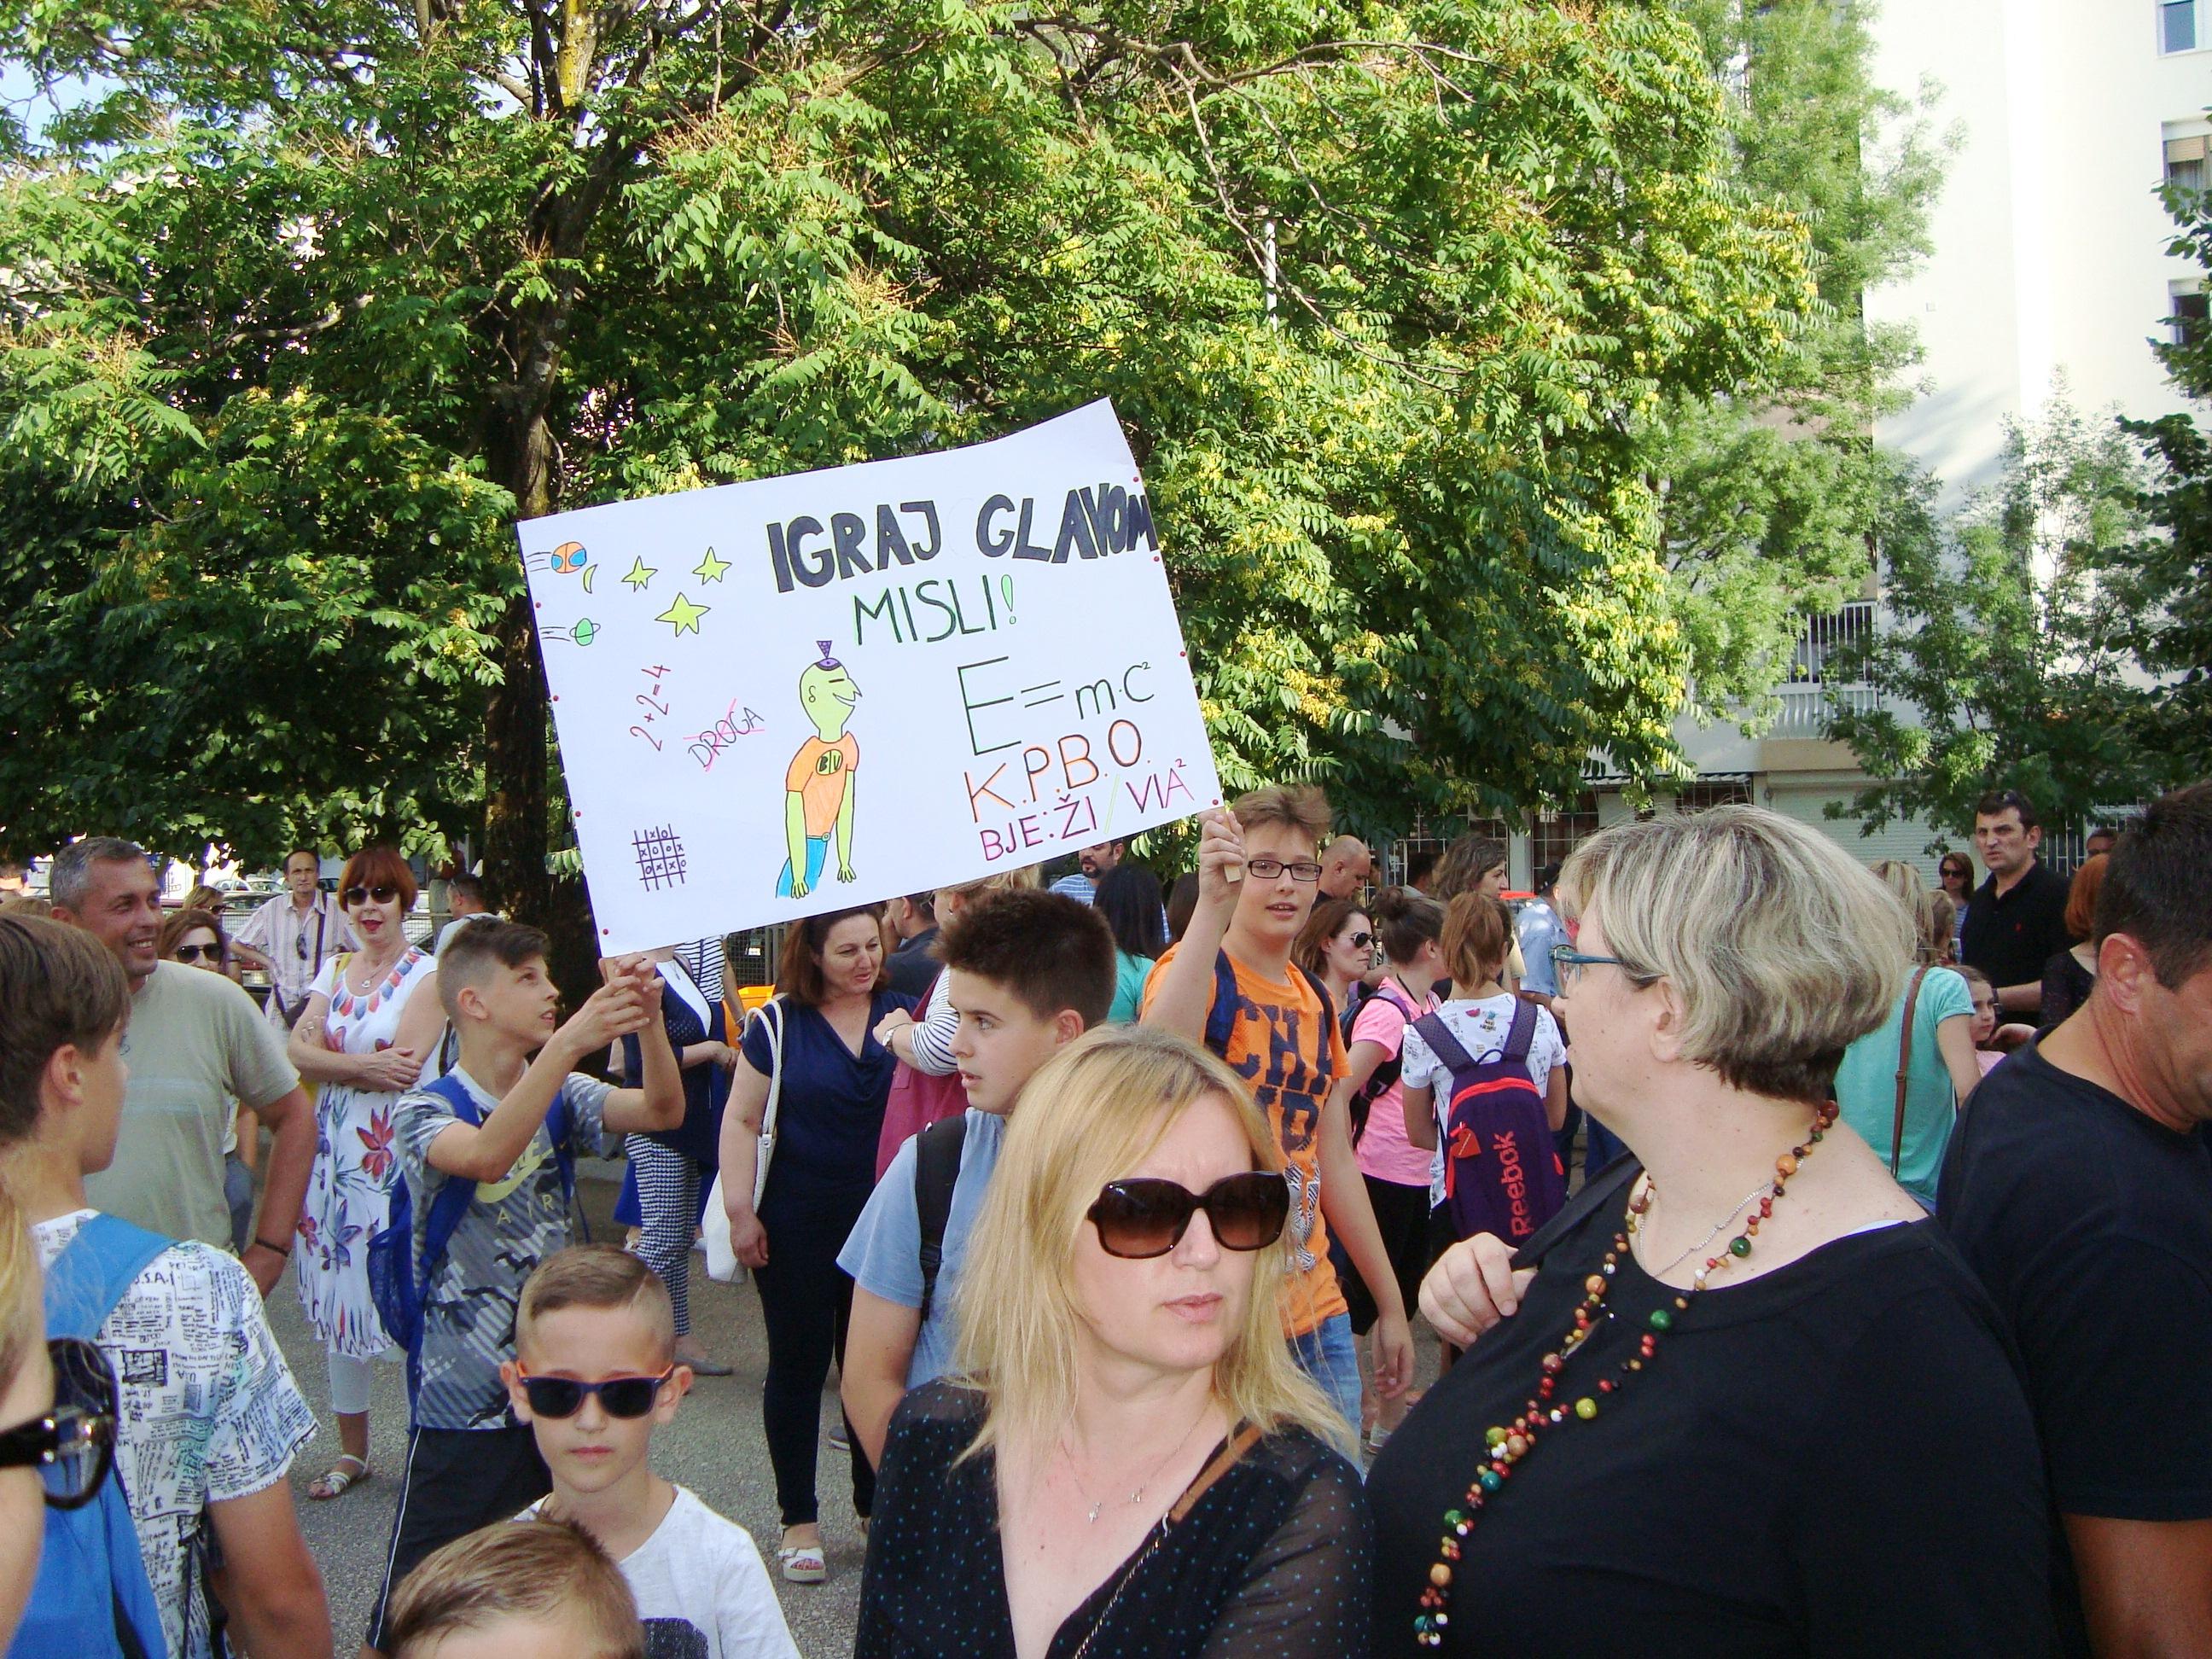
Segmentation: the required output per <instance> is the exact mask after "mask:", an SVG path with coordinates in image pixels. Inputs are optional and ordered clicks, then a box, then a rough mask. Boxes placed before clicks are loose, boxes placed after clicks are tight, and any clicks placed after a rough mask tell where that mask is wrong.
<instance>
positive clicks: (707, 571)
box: [691, 547, 730, 582]
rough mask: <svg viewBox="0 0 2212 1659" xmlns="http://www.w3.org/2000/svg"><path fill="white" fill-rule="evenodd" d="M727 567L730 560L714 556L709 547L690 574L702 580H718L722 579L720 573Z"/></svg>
mask: <svg viewBox="0 0 2212 1659" xmlns="http://www.w3.org/2000/svg"><path fill="white" fill-rule="evenodd" d="M728 568H730V562H729V561H728V560H727V559H718V558H716V557H715V556H714V549H713V548H711V547H710V548H708V550H707V556H706V557H705V558H703V559H702V560H700V561H699V562H698V564H697V566H696V568H694V569H693V570H692V572H691V574H693V575H695V576H696V577H697V578H698V579H699V580H701V581H702V582H718V581H720V580H722V573H723V572H724V571H725V570H727V569H728Z"/></svg>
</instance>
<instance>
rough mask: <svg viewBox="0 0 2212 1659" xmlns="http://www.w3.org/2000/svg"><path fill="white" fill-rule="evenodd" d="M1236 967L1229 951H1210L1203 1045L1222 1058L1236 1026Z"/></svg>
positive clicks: (1225, 1054)
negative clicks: (1209, 995) (1209, 993)
mask: <svg viewBox="0 0 2212 1659" xmlns="http://www.w3.org/2000/svg"><path fill="white" fill-rule="evenodd" d="M1236 1029H1237V969H1236V968H1235V967H1234V966H1233V965H1231V963H1230V960H1229V952H1228V951H1215V952H1214V953H1213V1006H1212V1008H1210V1009H1208V1010H1207V1011H1206V1047H1207V1048H1211V1049H1212V1050H1213V1052H1214V1053H1215V1054H1218V1055H1219V1056H1220V1057H1221V1058H1222V1059H1224V1060H1226V1059H1228V1058H1229V1038H1230V1035H1231V1033H1232V1032H1233V1031H1235V1030H1236Z"/></svg>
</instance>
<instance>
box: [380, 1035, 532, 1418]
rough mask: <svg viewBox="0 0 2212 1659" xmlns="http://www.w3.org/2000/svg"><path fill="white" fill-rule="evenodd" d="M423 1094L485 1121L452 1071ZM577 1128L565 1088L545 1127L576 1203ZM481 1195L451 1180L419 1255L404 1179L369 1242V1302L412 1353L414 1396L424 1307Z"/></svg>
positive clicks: (436, 1203)
mask: <svg viewBox="0 0 2212 1659" xmlns="http://www.w3.org/2000/svg"><path fill="white" fill-rule="evenodd" d="M423 1092H424V1093H426V1094H433V1095H435V1096H437V1097H439V1098H440V1099H441V1100H442V1101H444V1102H445V1103H446V1104H447V1105H448V1106H450V1107H452V1108H453V1115H454V1116H455V1117H457V1118H459V1119H460V1121H462V1122H464V1123H467V1124H482V1123H483V1115H482V1114H481V1113H479V1112H478V1111H477V1103H476V1098H475V1097H474V1096H472V1095H471V1093H470V1092H469V1087H468V1085H466V1084H465V1083H464V1082H462V1081H461V1079H460V1078H459V1075H457V1074H455V1073H450V1072H449V1073H447V1074H446V1075H445V1076H444V1077H441V1078H440V1079H437V1081H436V1082H435V1083H428V1084H425V1085H423ZM571 1127H572V1126H571V1125H570V1122H569V1119H568V1091H567V1090H566V1089H565V1088H564V1089H563V1090H562V1092H561V1093H559V1094H556V1096H554V1097H553V1104H552V1106H551V1107H550V1109H548V1110H547V1112H546V1114H545V1129H546V1133H549V1134H550V1135H551V1136H552V1137H553V1158H554V1161H555V1162H556V1164H559V1165H560V1168H561V1190H562V1194H564V1195H565V1196H566V1197H567V1198H568V1200H570V1201H571V1202H574V1199H575V1196H576V1155H575V1152H574V1149H573V1148H572V1147H571V1146H569V1144H568V1143H569V1139H570V1130H571ZM476 1195H477V1183H476V1182H473V1181H464V1180H462V1179H461V1178H460V1177H459V1176H448V1177H447V1180H446V1184H445V1185H444V1186H442V1187H441V1188H439V1189H438V1195H437V1196H436V1197H435V1198H434V1199H432V1200H430V1218H429V1221H428V1225H426V1226H425V1227H424V1228H423V1232H422V1255H421V1256H420V1257H417V1256H416V1254H415V1200H414V1182H411V1181H409V1180H407V1179H406V1178H405V1177H404V1176H403V1177H402V1178H401V1180H400V1181H399V1183H398V1185H397V1186H396V1187H395V1188H393V1189H392V1219H391V1221H390V1222H389V1223H388V1224H387V1225H386V1227H385V1229H384V1231H382V1232H380V1233H378V1234H377V1235H376V1236H375V1237H373V1238H371V1239H370V1240H369V1241H368V1293H369V1298H370V1299H371V1300H372V1301H373V1302H374V1303H375V1304H376V1316H377V1317H378V1318H379V1319H380V1320H382V1321H383V1322H384V1333H385V1334H386V1336H389V1337H390V1338H391V1339H392V1340H393V1341H394V1342H396V1343H398V1345H399V1346H401V1347H402V1348H404V1349H405V1350H406V1352H407V1381H408V1386H409V1390H410V1393H411V1392H412V1390H413V1388H414V1385H415V1383H416V1376H417V1362H418V1361H419V1360H420V1358H422V1309H423V1306H424V1304H426V1303H428V1301H429V1299H430V1281H431V1280H432V1279H434V1278H435V1277H436V1276H437V1272H438V1264H439V1263H440V1262H441V1261H444V1260H445V1259H446V1247H447V1245H448V1244H450V1243H453V1231H454V1229H456V1228H457V1227H459V1225H461V1218H462V1217H464V1216H465V1215H466V1214H468V1212H469V1203H470V1201H471V1200H472V1199H474V1198H475V1197H476Z"/></svg>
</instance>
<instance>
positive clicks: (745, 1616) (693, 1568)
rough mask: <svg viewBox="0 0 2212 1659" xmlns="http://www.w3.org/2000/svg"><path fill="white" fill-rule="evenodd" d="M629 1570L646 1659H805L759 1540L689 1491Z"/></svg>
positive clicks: (625, 1565) (629, 1558)
mask: <svg viewBox="0 0 2212 1659" xmlns="http://www.w3.org/2000/svg"><path fill="white" fill-rule="evenodd" d="M542 1507H543V1504H532V1505H531V1506H530V1507H529V1508H528V1509H526V1510H523V1512H522V1514H523V1516H524V1517H525V1518H527V1517H530V1516H535V1515H536V1514H537V1513H538V1510H539V1509H540V1508H542ZM622 1570H623V1577H624V1578H626V1579H628V1580H629V1593H630V1595H631V1596H632V1597H634V1598H635V1601H636V1602H637V1616H638V1617H639V1618H640V1619H641V1620H643V1621H644V1623H645V1653H646V1659H799V1650H798V1648H797V1647H795V1646H793V1644H792V1640H791V1632H790V1630H789V1628H788V1627H787V1626H786V1625H785V1624H784V1622H783V1607H782V1606H781V1603H779V1602H778V1601H776V1599H775V1589H774V1587H773V1586H772V1585H770V1584H769V1577H768V1569H767V1568H765V1567H764V1566H763V1565H761V1557H760V1551H759V1550H758V1549H757V1548H755V1547H754V1546H753V1541H752V1535H751V1534H750V1533H748V1532H747V1531H746V1530H745V1529H744V1528H743V1527H741V1526H739V1525H738V1523H737V1522H734V1521H732V1520H730V1519H729V1518H728V1517H726V1516H720V1515H717V1514H716V1513H715V1512H714V1510H710V1509H708V1507H707V1506H706V1505H705V1504H702V1503H701V1502H700V1501H699V1499H698V1498H696V1496H694V1495H693V1493H692V1492H691V1491H690V1488H688V1487H685V1486H678V1487H677V1489H676V1501H675V1502H674V1503H673V1504H670V1505H669V1506H668V1513H667V1514H666V1515H664V1516H661V1517H660V1524H659V1526H657V1527H655V1528H653V1536H652V1537H650V1538H648V1539H647V1540H646V1541H645V1542H643V1543H642V1544H640V1545H639V1546H638V1547H636V1548H635V1549H634V1550H632V1551H631V1552H630V1553H629V1554H628V1555H626V1556H624V1557H623V1561H622Z"/></svg>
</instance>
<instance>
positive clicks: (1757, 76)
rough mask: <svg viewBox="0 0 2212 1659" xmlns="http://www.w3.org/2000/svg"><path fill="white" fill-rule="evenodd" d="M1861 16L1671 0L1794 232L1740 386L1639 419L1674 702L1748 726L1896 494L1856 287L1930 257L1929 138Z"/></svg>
mask: <svg viewBox="0 0 2212 1659" xmlns="http://www.w3.org/2000/svg"><path fill="white" fill-rule="evenodd" d="M1684 10H1685V12H1686V15H1687V16H1688V17H1689V18H1690V20H1691V21H1692V22H1693V23H1694V25H1695V26H1696V27H1697V29H1698V32H1699V40H1700V41H1701V43H1702V45H1703V47H1704V50H1705V54H1706V58H1707V62H1708V64H1709V65H1710V67H1711V70H1712V72H1713V74H1714V75H1715V76H1716V77H1717V79H1719V80H1720V81H1722V82H1723V83H1724V84H1726V85H1728V86H1729V88H1731V91H1730V95H1729V118H1730V129H1731V133H1732V135H1733V150H1734V154H1735V158H1736V161H1735V165H1736V168H1737V171H1738V174H1739V177H1740V178H1741V179H1742V181H1743V183H1744V185H1746V187H1747V188H1748V189H1749V190H1751V191H1753V193H1754V194H1755V195H1758V196H1759V197H1763V198H1765V199H1770V200H1774V201H1780V202H1785V203H1787V204H1789V205H1790V209H1791V210H1792V212H1794V213H1795V214H1796V215H1797V216H1798V217H1799V219H1800V220H1801V221H1802V223H1803V224H1804V225H1805V227H1806V229H1807V234H1808V237H1809V238H1810V242H1811V248H1812V258H1813V265H1812V269H1813V276H1814V282H1815V283H1816V285H1817V288H1818V298H1817V300H1816V301H1815V302H1814V304H1813V305H1812V306H1810V307H1808V308H1807V309H1806V312H1805V313H1804V315H1803V317H1802V319H1801V320H1800V322H1799V325H1798V326H1797V327H1796V329H1795V330H1794V331H1793V332H1792V334H1791V337H1790V342H1789V346H1788V349H1786V350H1784V351H1783V352H1780V353H1778V354H1777V355H1776V356H1774V357H1773V358H1772V359H1771V361H1770V362H1769V363H1768V365H1767V368H1766V372H1765V376H1764V377H1763V378H1762V379H1761V380H1759V381H1757V382H1756V383H1753V384H1747V385H1746V386H1741V387H1738V388H1735V389H1734V390H1733V391H1731V392H1729V393H1728V394H1727V395H1724V396H1722V397H1719V398H1712V397H1703V396H1699V395H1695V394H1693V393H1686V392H1685V393H1678V394H1676V395H1674V396H1671V397H1668V398H1665V399H1662V401H1661V402H1660V403H1659V404H1658V405H1657V406H1656V408H1655V409H1654V410H1652V411H1651V412H1650V415H1649V416H1647V417H1646V418H1645V419H1644V421H1643V422H1641V423H1640V425H1639V428H1638V440H1639V444H1640V447H1641V449H1642V451H1643V456H1644V470H1645V473H1646V476H1647V477H1649V478H1650V479H1651V480H1652V482H1653V483H1654V486H1655V488H1656V489H1657V491H1658V492H1659V495H1660V497H1661V500H1662V535H1663V538H1664V545H1665V553H1664V557H1665V561H1666V564H1667V568H1668V578H1669V580H1668V602H1669V609H1670V612H1671V614H1672V615H1673V616H1674V619H1675V621H1676V623H1677V624H1678V626H1679V627H1680V629H1681V631H1682V635H1683V638H1684V641H1685V642H1686V646H1687V647H1688V649H1689V652H1690V661H1691V708H1692V712H1693V713H1694V714H1697V715H1698V716H1699V718H1701V719H1705V720H1714V719H1724V718H1733V719H1735V720H1738V721H1739V722H1740V723H1741V724H1742V725H1743V726H1744V727H1745V729H1746V730H1749V731H1762V730H1764V729H1765V725H1766V723H1767V721H1768V720H1769V719H1770V718H1771V715H1772V714H1773V711H1774V700H1773V696H1772V693H1773V690H1774V688H1775V687H1776V685H1777V684H1779V683H1780V682H1781V680H1783V679H1784V678H1786V676H1787V672H1788V670H1789V666H1790V659H1791V654H1792V653H1793V651H1794V650H1795V648H1796V645H1797V642H1798V638H1799V635H1800V634H1801V633H1802V629H1803V625H1804V619H1805V617H1807V616H1808V615H1821V614H1825V613H1826V612H1829V611H1834V610H1835V609H1836V608H1837V607H1838V605H1841V604H1842V603H1843V602H1844V601H1845V600H1846V599H1855V598H1857V596H1858V594H1859V592H1860V591H1861V589H1862V588H1863V586H1864V584H1865V582H1866V580H1867V579H1868V577H1869V575H1870V574H1872V571H1873V548H1874V543H1875V533H1876V530H1877V526H1880V524H1881V522H1882V520H1883V516H1884V513H1885V512H1886V511H1887V507H1888V506H1889V504H1890V503H1891V502H1892V501H1893V500H1894V498H1895V497H1896V496H1897V495H1899V493H1900V492H1902V491H1907V490H1909V489H1910V488H1911V484H1910V479H1909V476H1908V473H1909V469H1908V468H1907V467H1905V465H1904V464H1903V463H1901V462H1900V460H1899V458H1898V457H1896V456H1895V455H1893V454H1892V453H1888V452H1886V451H1884V450H1881V449H1880V448H1878V447H1876V446H1875V442H1874V430H1875V422H1876V421H1877V420H1878V419H1880V418H1881V416H1884V415H1886V414H1888V413H1891V412H1893V411H1894V410H1897V409H1899V408H1901V407H1902V406H1903V405H1904V404H1905V402H1906V401H1908V400H1909V398H1910V397H1911V387H1910V386H1909V385H1908V384H1907V383H1906V381H1905V374H1906V371H1907V370H1909V368H1911V364H1912V363H1913V362H1914V361H1915V359H1916V357H1917V342H1916V340H1915V339H1914V337H1913V336H1912V334H1911V331H1910V330H1908V329H1904V328H1900V327H1897V326H1894V325H1886V326H1880V327H1877V326H1874V325H1869V323H1868V322H1867V321H1866V320H1865V311H1864V304H1863V302H1864V300H1865V297H1866V295H1867V292H1868V290H1869V289H1873V288H1876V287H1879V286H1880V285H1881V284H1882V283H1888V282H1893V281H1895V280H1897V279H1898V278H1899V277H1901V276H1904V275H1905V274H1906V273H1907V272H1908V271H1909V270H1911V266H1912V265H1913V264H1915V263H1916V262H1917V260H1918V259H1920V258H1922V257H1923V256H1924V255H1925V254H1926V253H1927V252H1928V251H1929V243H1928V216H1929V210H1930V209H1931V208H1932V206H1933V204H1934V199H1935V195H1936V190H1937V188H1938V185H1940V183H1941V174H1942V160H1943V156H1944V154H1945V150H1946V143H1945V141H1944V140H1943V139H1942V137H1941V136H1940V135H1937V134H1936V133H1935V132H1933V131H1931V130H1930V128H1929V123H1928V121H1927V119H1926V118H1925V115H1924V107H1925V103H1926V96H1925V94H1923V95H1922V96H1921V97H1919V98H1917V99H1913V100H1908V99H1906V98H1905V97H1902V96H1900V95H1899V94H1896V93H1894V92H1892V91H1890V90H1887V89H1886V88H1883V87H1881V85H1879V84H1878V83H1877V82H1875V78H1874V68H1875V64H1874V58H1875V52H1874V39H1873V24H1872V21H1871V18H1870V15H1869V12H1870V8H1869V7H1868V6H1865V5H1836V4H1833V3H1831V0H1776V3H1771V4H1763V5H1747V4H1744V3H1742V0H1687V3H1686V4H1685V6H1684Z"/></svg>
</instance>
